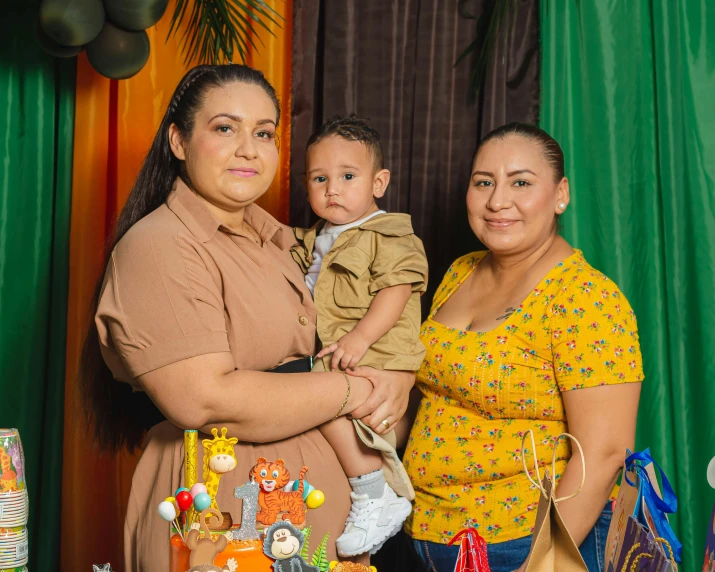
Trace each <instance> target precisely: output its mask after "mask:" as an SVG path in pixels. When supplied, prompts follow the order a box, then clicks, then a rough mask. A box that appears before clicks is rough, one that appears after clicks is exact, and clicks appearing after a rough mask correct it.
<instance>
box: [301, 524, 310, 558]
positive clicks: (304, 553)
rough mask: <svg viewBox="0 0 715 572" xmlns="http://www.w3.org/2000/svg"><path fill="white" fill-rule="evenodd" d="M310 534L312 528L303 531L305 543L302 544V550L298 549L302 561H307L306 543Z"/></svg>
mask: <svg viewBox="0 0 715 572" xmlns="http://www.w3.org/2000/svg"><path fill="white" fill-rule="evenodd" d="M311 532H313V527H312V526H309V527H307V528H305V529H304V530H303V538H304V539H305V542H303V548H301V549H300V555H301V556H302V557H303V560H308V543H309V542H310V533H311Z"/></svg>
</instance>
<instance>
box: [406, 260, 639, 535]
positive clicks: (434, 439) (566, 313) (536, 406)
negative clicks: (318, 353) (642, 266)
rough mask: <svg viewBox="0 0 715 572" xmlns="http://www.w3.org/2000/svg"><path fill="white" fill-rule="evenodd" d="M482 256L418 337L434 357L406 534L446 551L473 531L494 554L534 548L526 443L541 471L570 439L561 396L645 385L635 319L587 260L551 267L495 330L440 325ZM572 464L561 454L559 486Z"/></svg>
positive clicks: (457, 270)
mask: <svg viewBox="0 0 715 572" xmlns="http://www.w3.org/2000/svg"><path fill="white" fill-rule="evenodd" d="M486 254H487V253H486V252H476V253H473V254H469V255H467V256H464V257H462V258H459V259H458V260H457V261H455V262H454V264H453V265H452V266H451V267H450V268H449V270H448V271H447V274H446V275H445V277H444V280H443V281H442V284H441V285H440V287H439V289H438V290H437V293H436V294H435V297H434V302H433V304H432V310H431V312H430V315H429V317H428V319H427V320H426V321H425V322H424V324H423V325H422V329H421V335H420V337H421V339H422V342H423V343H424V345H425V347H426V348H427V355H426V357H425V360H424V362H423V364H422V367H421V369H420V371H419V372H418V374H417V386H418V387H419V389H420V391H421V392H422V401H421V404H420V407H419V410H418V413H417V419H416V421H415V424H414V426H413V428H412V432H411V434H410V438H409V441H408V445H407V450H406V452H405V457H404V464H405V467H406V468H407V472H408V474H409V475H410V478H411V480H412V483H413V485H414V488H415V493H416V498H415V505H414V510H413V512H412V514H411V515H410V517H409V519H408V521H407V523H406V525H405V527H406V530H407V532H408V533H409V534H410V535H411V536H412V537H413V538H415V539H418V540H429V541H432V542H438V543H443V544H444V543H447V542H449V540H450V539H451V538H452V536H454V534H456V533H457V532H459V531H460V530H461V529H463V528H467V527H474V528H476V529H477V530H479V532H480V534H481V535H482V536H483V537H484V538H485V539H486V541H487V542H488V543H498V542H505V541H508V540H514V539H517V538H523V537H525V536H529V535H530V534H531V533H532V530H533V527H534V521H535V516H536V508H537V505H538V500H539V494H538V491H537V490H536V489H535V488H534V487H533V486H532V485H531V484H530V483H529V481H528V480H527V478H526V475H525V474H524V469H523V465H522V454H525V455H526V456H527V462H529V460H530V459H531V465H532V466H533V453H532V452H530V451H528V450H526V451H524V452H522V450H521V444H522V436H523V435H524V433H525V432H526V431H527V430H528V429H532V430H533V431H534V433H535V435H536V437H537V449H538V450H537V455H538V457H539V464H540V465H546V466H550V464H551V455H552V452H553V444H554V442H555V440H556V438H557V437H558V435H560V434H561V433H563V432H565V431H566V430H567V424H566V415H565V410H564V403H563V399H562V396H561V392H564V391H571V390H575V389H582V388H587V387H594V386H599V385H611V384H620V383H633V382H639V381H642V379H643V367H642V360H641V352H640V346H639V343H638V331H637V326H636V319H635V315H634V314H633V310H632V309H631V307H630V305H629V304H628V301H627V300H626V298H625V297H624V296H623V295H622V294H621V292H620V291H619V289H618V287H617V286H616V285H615V284H614V283H613V282H612V281H611V280H609V279H608V278H607V277H606V276H604V275H603V274H601V273H600V272H598V271H597V270H595V269H593V268H592V267H591V266H590V265H589V264H588V263H587V262H586V260H585V259H584V257H583V254H582V253H581V252H580V251H575V252H574V254H573V255H571V256H570V257H569V258H567V259H566V260H565V261H563V262H561V263H560V264H558V265H557V266H556V267H554V268H553V269H552V270H551V271H550V272H549V273H548V274H547V275H546V277H545V278H544V279H543V280H542V281H541V282H540V283H539V284H538V286H537V287H536V288H535V289H534V290H533V291H532V292H531V294H530V295H529V296H528V298H527V299H526V300H525V301H524V302H523V304H522V305H521V306H519V308H517V309H516V311H515V312H514V313H513V314H512V315H511V316H510V317H509V318H507V319H506V320H504V322H502V323H501V325H499V326H498V327H497V328H495V329H494V330H491V331H489V332H472V331H464V330H459V329H456V328H448V327H446V326H444V325H442V324H439V323H438V322H436V321H435V320H434V315H435V314H436V312H437V310H438V309H439V308H440V307H441V306H442V304H444V303H445V301H446V300H447V299H448V298H449V296H450V295H451V294H452V293H453V292H454V291H455V290H456V289H457V288H458V287H459V286H460V285H461V284H462V282H464V280H465V279H466V278H467V277H468V276H469V274H470V273H471V272H472V271H473V270H474V268H475V267H476V266H477V265H478V264H479V262H480V261H481V260H482V259H483V258H484V256H486ZM570 456H571V449H570V444H569V443H568V442H567V441H566V440H561V441H558V443H557V464H556V474H557V478H558V476H559V475H560V474H561V473H562V472H563V470H564V468H565V466H566V463H567V461H568V459H569V458H570Z"/></svg>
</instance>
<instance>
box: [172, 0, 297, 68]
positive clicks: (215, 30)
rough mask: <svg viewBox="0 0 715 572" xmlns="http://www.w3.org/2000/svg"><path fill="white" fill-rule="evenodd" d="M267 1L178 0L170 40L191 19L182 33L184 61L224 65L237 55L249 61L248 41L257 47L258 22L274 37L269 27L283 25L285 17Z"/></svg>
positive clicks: (186, 62) (187, 62) (243, 60)
mask: <svg viewBox="0 0 715 572" xmlns="http://www.w3.org/2000/svg"><path fill="white" fill-rule="evenodd" d="M283 19H284V18H283V16H281V15H280V14H279V13H278V12H276V10H275V9H273V8H272V7H271V6H269V5H268V3H267V2H266V1H265V0H177V1H176V8H175V9H174V16H173V17H172V18H171V26H170V28H169V34H168V36H167V39H168V38H169V37H171V35H172V33H175V32H178V30H179V28H180V27H181V25H182V23H184V22H185V21H187V20H188V22H187V24H186V27H185V29H184V32H183V34H182V35H181V39H180V42H181V53H182V54H183V56H184V63H185V64H189V62H194V61H197V62H199V63H202V64H221V63H230V62H231V61H233V58H234V55H236V54H238V57H239V58H240V59H241V61H242V62H245V61H246V55H247V54H248V49H249V44H250V45H251V46H253V48H254V49H256V50H258V46H256V44H255V42H254V40H253V38H254V37H256V38H258V41H259V42H261V44H262V43H263V42H262V41H261V39H260V37H259V36H258V35H257V34H256V28H255V26H256V25H258V26H260V27H261V28H264V29H265V30H267V31H268V33H269V34H271V35H273V36H275V34H274V33H273V31H272V30H271V29H270V28H269V27H268V24H269V23H273V24H275V25H276V26H278V27H279V28H280V27H281V25H280V22H279V20H283Z"/></svg>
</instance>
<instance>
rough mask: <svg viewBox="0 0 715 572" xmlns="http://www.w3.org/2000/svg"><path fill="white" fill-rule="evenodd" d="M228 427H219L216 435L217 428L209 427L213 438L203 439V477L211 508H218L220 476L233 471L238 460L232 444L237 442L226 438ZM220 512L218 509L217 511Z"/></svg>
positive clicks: (234, 439) (232, 438) (235, 439)
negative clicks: (219, 431)
mask: <svg viewBox="0 0 715 572" xmlns="http://www.w3.org/2000/svg"><path fill="white" fill-rule="evenodd" d="M227 432H228V429H226V428H225V427H222V428H221V436H220V437H219V435H218V429H217V428H216V427H214V428H213V429H211V434H212V435H213V436H214V437H213V439H204V440H203V441H202V444H203V446H204V466H203V479H204V484H205V485H206V490H207V491H208V493H209V496H210V497H211V508H213V509H216V510H219V508H218V504H217V503H216V496H217V495H218V485H219V483H220V482H221V476H222V475H223V474H224V473H228V472H231V471H233V470H234V469H235V468H236V464H237V463H238V461H237V460H236V453H235V452H234V450H233V446H234V445H235V444H236V443H238V439H237V438H236V437H231V438H230V439H227V438H226V433H227ZM219 512H220V511H219Z"/></svg>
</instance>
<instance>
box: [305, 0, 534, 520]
mask: <svg viewBox="0 0 715 572" xmlns="http://www.w3.org/2000/svg"><path fill="white" fill-rule="evenodd" d="M463 6H464V9H465V10H466V11H468V12H469V13H471V14H474V15H475V16H477V17H478V16H480V14H481V13H482V11H483V10H485V9H486V10H490V9H492V8H493V7H494V2H493V0H491V1H485V0H473V1H467V2H464V4H463ZM538 13H539V4H538V1H537V0H519V2H518V8H517V11H516V12H515V13H513V14H510V15H509V17H508V18H507V23H506V24H504V26H503V30H502V31H500V33H499V35H498V39H497V42H496V44H495V46H494V48H493V51H492V55H491V57H490V59H489V67H488V72H487V77H486V78H485V79H484V81H483V83H482V89H481V92H480V96H479V98H478V99H477V101H476V102H475V103H471V102H470V98H469V80H470V74H471V71H472V61H471V60H469V59H467V60H464V61H462V62H461V63H460V64H459V65H457V66H455V62H456V61H457V59H458V58H459V55H460V54H461V53H462V51H463V50H464V49H465V48H466V47H467V46H468V45H469V44H470V43H471V42H472V41H473V40H474V39H475V37H476V36H477V21H476V20H474V19H468V18H466V17H464V15H462V14H460V11H459V10H458V2H457V1H452V2H445V1H444V0H294V2H293V18H294V32H293V33H294V40H293V131H292V133H293V136H292V139H291V145H292V148H291V223H292V224H293V225H295V226H309V225H310V224H312V223H313V222H314V220H315V218H314V217H313V215H312V213H311V211H310V206H309V205H308V202H307V200H306V195H305V186H304V182H303V181H304V175H305V164H304V161H305V142H306V141H307V139H308V137H309V135H310V133H311V132H312V131H313V129H315V128H316V127H317V126H318V125H320V123H321V122H322V121H323V120H325V119H326V118H328V117H330V116H331V115H334V114H347V113H353V112H354V113H357V114H358V115H361V116H364V117H368V118H370V120H371V123H372V125H373V126H374V127H375V128H376V129H377V130H378V131H379V132H380V135H381V136H382V140H383V146H384V149H385V159H386V167H387V168H388V169H390V171H391V172H392V179H391V183H390V187H389V189H388V192H387V195H386V197H385V198H384V199H382V204H381V206H382V208H385V209H386V210H388V211H391V212H404V213H409V214H410V215H412V220H413V224H414V227H415V231H416V233H417V235H418V236H419V237H420V238H422V240H423V241H424V243H425V248H426V250H427V256H428V258H429V262H430V289H429V291H428V292H427V295H426V296H424V297H423V300H424V306H425V307H427V306H428V305H429V303H430V301H431V299H432V294H433V293H434V290H435V288H436V287H437V285H438V284H439V281H440V280H441V278H442V275H443V274H444V272H445V271H446V269H447V267H448V266H449V264H450V263H451V262H452V261H453V260H454V259H455V258H457V257H458V256H460V255H461V254H465V253H467V252H469V251H471V250H475V249H477V248H478V247H479V244H478V242H477V240H476V238H475V237H474V235H473V234H472V232H471V230H470V229H469V226H468V223H467V217H466V212H465V207H464V200H465V194H466V190H467V184H468V180H469V173H470V167H471V160H472V155H473V153H474V149H475V146H476V143H477V138H478V136H481V135H484V134H485V133H487V132H488V131H490V130H491V129H493V128H494V127H497V126H499V125H502V124H504V123H508V122H510V121H524V122H528V123H536V122H537V114H538V98H539V61H538V46H539V23H538ZM507 29H508V31H509V33H508V35H507V34H506V31H507ZM472 57H474V56H472ZM455 532H457V531H455Z"/></svg>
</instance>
